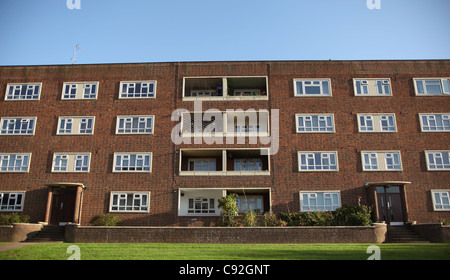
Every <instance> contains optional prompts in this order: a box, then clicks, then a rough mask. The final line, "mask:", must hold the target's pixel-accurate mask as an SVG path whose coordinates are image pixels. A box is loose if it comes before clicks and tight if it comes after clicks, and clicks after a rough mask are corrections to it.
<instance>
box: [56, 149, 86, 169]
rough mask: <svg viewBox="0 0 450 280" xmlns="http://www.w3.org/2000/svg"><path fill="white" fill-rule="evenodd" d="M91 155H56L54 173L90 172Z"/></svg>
mask: <svg viewBox="0 0 450 280" xmlns="http://www.w3.org/2000/svg"><path fill="white" fill-rule="evenodd" d="M90 161H91V154H90V153H54V154H53V164H52V172H89V169H90Z"/></svg>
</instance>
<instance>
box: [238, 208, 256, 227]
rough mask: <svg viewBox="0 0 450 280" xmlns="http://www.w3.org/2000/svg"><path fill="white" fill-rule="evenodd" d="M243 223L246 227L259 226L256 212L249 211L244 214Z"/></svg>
mask: <svg viewBox="0 0 450 280" xmlns="http://www.w3.org/2000/svg"><path fill="white" fill-rule="evenodd" d="M242 224H243V226H245V227H256V226H258V218H257V217H256V214H255V212H253V211H251V210H250V211H247V212H245V213H244V215H242Z"/></svg>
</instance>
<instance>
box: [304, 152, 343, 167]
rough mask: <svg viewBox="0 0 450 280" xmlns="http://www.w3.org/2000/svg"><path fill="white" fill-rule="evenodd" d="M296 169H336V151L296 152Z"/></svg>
mask: <svg viewBox="0 0 450 280" xmlns="http://www.w3.org/2000/svg"><path fill="white" fill-rule="evenodd" d="M298 165H299V166H298V171H300V172H302V171H338V170H339V167H338V158H337V152H298Z"/></svg>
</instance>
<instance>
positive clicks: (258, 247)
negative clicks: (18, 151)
mask: <svg viewBox="0 0 450 280" xmlns="http://www.w3.org/2000/svg"><path fill="white" fill-rule="evenodd" d="M71 245H77V246H78V247H79V248H80V257H81V259H82V260H366V259H367V258H368V257H369V256H370V255H371V254H370V253H367V252H366V250H367V248H368V246H370V245H373V244H159V243H139V244H129V243H120V244H111V243H108V244H101V243H79V244H72V243H50V244H35V245H28V246H25V247H22V248H17V249H11V250H7V251H0V260H66V259H67V258H68V257H70V256H71V255H72V252H69V253H67V248H68V247H69V246H71ZM377 246H379V248H380V253H381V255H380V257H381V259H382V260H450V244H377Z"/></svg>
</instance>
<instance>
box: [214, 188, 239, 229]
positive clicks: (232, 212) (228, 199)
mask: <svg viewBox="0 0 450 280" xmlns="http://www.w3.org/2000/svg"><path fill="white" fill-rule="evenodd" d="M236 198H237V194H235V193H231V194H229V195H227V196H224V197H222V198H220V199H219V205H218V207H219V208H222V222H223V226H228V227H233V226H238V223H237V222H236V220H235V217H236V216H237V213H238V207H237V204H236Z"/></svg>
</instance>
